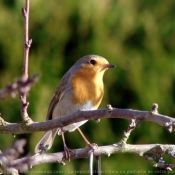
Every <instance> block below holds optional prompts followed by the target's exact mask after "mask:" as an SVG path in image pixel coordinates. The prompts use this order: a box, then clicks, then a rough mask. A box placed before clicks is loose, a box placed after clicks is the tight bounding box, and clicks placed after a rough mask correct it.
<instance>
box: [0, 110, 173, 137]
mask: <svg viewBox="0 0 175 175" xmlns="http://www.w3.org/2000/svg"><path fill="white" fill-rule="evenodd" d="M103 118H123V119H128V120H132V119H135V120H136V121H151V122H154V123H157V124H159V125H161V126H163V127H165V128H166V129H167V130H168V131H169V132H172V131H175V118H171V117H168V116H165V115H161V114H158V113H151V112H150V111H138V110H131V109H117V108H113V110H112V111H111V112H110V113H109V112H108V109H99V110H90V111H77V112H76V113H73V114H70V115H67V116H63V117H58V118H56V119H53V120H47V121H44V122H32V123H29V124H28V125H27V126H26V125H25V124H23V123H8V122H5V121H4V122H5V123H6V125H5V126H3V125H0V133H3V134H24V133H32V132H37V131H47V130H50V129H54V128H59V127H63V126H67V125H69V124H72V123H76V122H80V121H83V120H97V119H103Z"/></svg>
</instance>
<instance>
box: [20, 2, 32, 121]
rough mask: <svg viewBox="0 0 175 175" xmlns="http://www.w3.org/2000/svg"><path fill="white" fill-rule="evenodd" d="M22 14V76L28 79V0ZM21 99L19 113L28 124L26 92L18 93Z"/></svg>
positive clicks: (29, 43) (29, 41)
mask: <svg viewBox="0 0 175 175" xmlns="http://www.w3.org/2000/svg"><path fill="white" fill-rule="evenodd" d="M22 15H23V17H24V59H23V68H22V73H23V78H24V80H27V79H28V60H29V49H30V46H31V44H32V39H30V40H29V0H26V6H25V8H22ZM20 99H21V114H22V119H23V121H24V123H26V124H29V123H30V122H31V119H30V118H29V115H28V112H27V107H28V105H29V103H28V102H27V93H26V92H24V93H21V94H20Z"/></svg>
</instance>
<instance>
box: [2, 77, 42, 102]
mask: <svg viewBox="0 0 175 175" xmlns="http://www.w3.org/2000/svg"><path fill="white" fill-rule="evenodd" d="M38 77H39V74H34V75H33V77H31V78H27V79H24V78H23V77H21V78H19V79H17V80H16V81H15V82H13V83H12V84H9V85H7V86H6V87H5V88H4V89H1V90H0V99H1V98H4V97H5V96H7V95H8V94H10V95H11V96H12V97H15V96H16V92H19V93H20V94H24V93H25V94H27V93H28V92H29V90H30V88H31V86H32V85H33V84H35V83H36V82H37V80H38Z"/></svg>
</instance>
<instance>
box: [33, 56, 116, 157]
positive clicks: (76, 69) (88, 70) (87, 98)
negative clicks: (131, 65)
mask: <svg viewBox="0 0 175 175" xmlns="http://www.w3.org/2000/svg"><path fill="white" fill-rule="evenodd" d="M114 67H115V66H114V65H112V64H109V62H108V61H107V60H106V59H105V58H103V57H101V56H98V55H87V56H84V57H82V58H80V59H79V60H78V61H76V63H75V64H74V65H73V66H72V67H71V68H70V69H69V70H68V71H67V72H66V74H65V75H64V76H63V78H62V79H61V81H60V83H59V85H58V88H57V90H56V92H55V94H54V96H53V98H52V100H51V102H50V105H49V109H48V113H47V118H46V120H52V119H55V118H57V117H61V116H66V115H69V114H71V113H74V112H76V111H78V110H93V109H97V108H98V106H99V105H100V102H101V100H102V98H103V94H104V84H103V75H104V73H105V71H106V70H107V69H108V68H114ZM85 122H87V120H86V121H81V122H77V123H73V124H70V125H67V126H64V127H62V128H56V129H52V130H49V131H46V132H45V133H44V135H43V137H42V138H41V140H40V141H39V143H38V144H37V145H36V148H35V153H39V152H41V151H43V150H44V149H47V150H48V149H50V148H51V146H52V144H53V141H54V138H55V136H56V134H57V133H58V135H62V139H63V144H64V151H65V157H66V159H69V160H70V150H69V149H68V147H67V146H66V143H65V138H64V132H65V131H69V132H72V131H74V130H75V129H78V131H79V132H80V134H81V135H82V137H83V139H84V140H85V142H86V144H87V145H91V144H90V143H89V141H88V140H87V139H86V137H85V136H84V134H83V133H82V131H81V130H80V128H79V126H81V125H83V124H84V123H85Z"/></svg>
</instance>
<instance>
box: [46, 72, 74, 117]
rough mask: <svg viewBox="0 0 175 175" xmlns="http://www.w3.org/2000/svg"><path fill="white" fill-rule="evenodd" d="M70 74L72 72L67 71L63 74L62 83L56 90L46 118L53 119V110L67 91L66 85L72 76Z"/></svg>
mask: <svg viewBox="0 0 175 175" xmlns="http://www.w3.org/2000/svg"><path fill="white" fill-rule="evenodd" d="M70 75H71V74H70V73H69V72H67V73H66V74H65V75H64V76H63V78H62V79H61V81H60V83H59V85H58V87H57V90H56V92H55V94H54V95H53V97H52V100H51V102H50V105H49V109H48V112H47V118H46V120H51V119H52V113H53V110H54V108H55V105H56V104H57V103H58V102H59V101H60V99H61V98H62V97H63V95H64V93H65V88H66V85H67V84H68V81H69V78H70Z"/></svg>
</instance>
